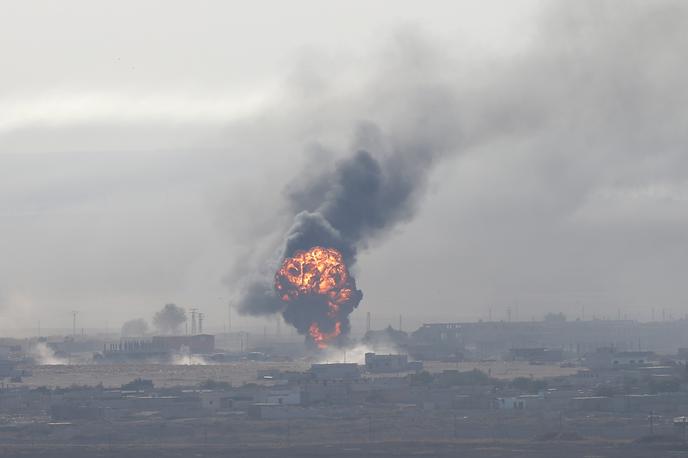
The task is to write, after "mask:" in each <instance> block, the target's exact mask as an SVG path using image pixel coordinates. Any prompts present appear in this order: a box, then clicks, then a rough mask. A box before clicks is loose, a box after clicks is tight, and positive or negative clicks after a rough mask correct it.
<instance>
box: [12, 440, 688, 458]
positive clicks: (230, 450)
mask: <svg viewBox="0 0 688 458" xmlns="http://www.w3.org/2000/svg"><path fill="white" fill-rule="evenodd" d="M0 456H2V457H3V458H15V457H16V458H28V457H42V458H100V457H102V458H105V457H109V458H113V457H127V458H139V457H141V458H144V457H145V458H157V457H165V458H177V457H179V458H182V457H184V458H186V457H207V458H216V457H217V458H219V457H228V456H231V457H242V458H273V457H274V458H278V457H280V458H283V457H320V456H322V457H328V458H339V457H342V458H343V457H347V458H349V457H387V456H390V457H409V458H410V457H419V456H427V457H457V456H460V457H462V458H488V457H489V458H507V457H508V458H526V457H528V458H553V457H556V458H574V457H575V458H662V457H686V456H688V451H687V449H686V448H685V447H682V446H680V445H678V446H675V445H674V446H671V445H667V444H664V445H662V444H657V445H653V446H648V445H638V444H635V443H630V442H625V443H620V442H616V443H612V442H589V441H586V442H582V443H581V442H548V443H536V442H515V441H514V442H494V441H490V442H422V441H415V442H378V443H347V444H320V445H309V446H292V447H275V448H267V447H252V448H237V447H232V446H231V445H223V446H204V445H202V444H198V445H194V446H165V445H161V446H114V447H110V446H107V445H88V446H50V447H46V446H35V447H33V446H9V445H6V446H2V445H0Z"/></svg>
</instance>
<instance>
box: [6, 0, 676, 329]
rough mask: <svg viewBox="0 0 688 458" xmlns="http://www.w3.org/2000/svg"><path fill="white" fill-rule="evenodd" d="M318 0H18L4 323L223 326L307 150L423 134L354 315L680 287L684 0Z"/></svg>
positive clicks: (556, 301) (572, 301)
mask: <svg viewBox="0 0 688 458" xmlns="http://www.w3.org/2000/svg"><path fill="white" fill-rule="evenodd" d="M327 3H328V5H327V6H325V2H251V6H247V5H242V4H239V3H238V2H237V3H233V2H194V4H193V6H192V5H191V3H186V2H144V6H140V2H118V3H112V4H108V5H106V4H105V3H102V4H96V3H95V2H77V1H74V2H61V3H60V4H57V3H54V2H44V3H42V2H8V4H7V6H6V8H5V9H6V10H8V11H7V14H4V13H3V15H2V18H0V55H2V56H3V72H2V73H0V227H1V229H0V230H1V237H0V253H2V259H1V260H0V304H1V305H0V328H3V329H12V328H14V329H16V328H19V327H32V326H35V323H36V321H37V319H38V316H39V315H40V316H42V317H43V318H42V320H43V321H44V326H46V327H47V326H49V325H53V326H55V327H68V326H69V324H70V316H69V311H70V310H74V309H76V310H80V311H81V312H82V317H83V318H82V319H83V324H84V325H85V326H91V327H94V326H97V327H104V326H105V322H106V321H107V322H109V324H110V326H111V327H114V326H119V324H120V323H121V322H122V321H124V320H125V319H129V318H134V317H144V318H150V317H151V316H152V314H153V313H154V312H155V311H156V310H157V309H159V308H160V307H161V306H162V305H163V304H164V303H166V302H170V301H173V302H176V303H178V304H180V305H183V306H191V305H193V306H197V307H200V308H202V309H204V310H205V311H206V313H207V316H208V323H210V324H211V325H212V324H214V325H215V326H220V325H221V323H222V321H223V320H224V319H225V312H224V307H223V306H222V303H223V302H225V301H226V300H229V298H230V297H232V296H233V294H234V293H235V291H236V288H238V286H239V285H240V283H241V281H243V279H244V278H245V276H246V275H253V273H254V272H259V271H260V270H261V269H265V268H266V266H265V264H264V263H263V260H264V259H266V258H269V257H270V254H271V253H273V251H274V250H275V248H276V246H278V244H279V241H280V240H281V237H282V236H283V234H284V231H285V230H286V229H285V228H286V227H288V225H289V223H290V220H289V216H290V215H289V212H288V211H287V209H286V207H285V205H286V201H285V199H284V197H283V194H282V193H283V189H284V187H285V186H286V185H287V184H288V183H292V182H293V180H294V179H295V177H296V176H297V175H298V174H299V173H302V170H303V169H304V167H305V168H306V169H309V168H310V169H315V168H317V167H318V166H316V165H315V164H318V163H319V162H323V163H329V162H331V161H332V160H333V158H336V157H341V156H344V155H347V154H350V152H351V150H352V148H355V147H357V146H365V147H367V148H369V149H377V150H379V151H384V150H386V149H394V148H395V147H398V146H399V145H409V144H416V143H417V144H421V143H422V144H424V145H427V144H430V145H432V146H433V148H436V149H438V150H440V151H439V153H440V154H439V155H438V159H437V161H436V164H435V167H434V168H433V169H432V173H431V175H430V177H429V183H428V186H427V192H426V193H425V195H424V196H423V197H422V198H421V199H420V201H419V202H418V205H417V208H416V214H415V217H414V218H413V219H412V220H411V221H410V222H407V223H405V224H401V225H399V226H396V227H395V228H394V229H393V230H392V231H391V232H390V233H385V234H383V235H381V236H380V237H378V238H376V239H375V240H374V241H373V242H372V243H371V245H370V248H369V249H368V250H365V251H364V252H362V253H361V254H360V256H359V262H358V265H357V267H356V274H357V281H358V285H359V287H360V288H361V289H362V290H363V291H364V295H365V296H364V300H363V302H362V303H361V305H360V307H359V310H358V311H357V312H355V315H356V314H358V315H361V316H362V315H363V314H364V313H365V311H368V310H370V311H372V313H373V316H374V317H375V316H378V317H380V320H392V319H393V318H391V317H393V316H395V315H396V314H397V313H403V314H404V315H405V316H407V317H409V318H408V320H407V321H408V322H413V320H421V319H447V320H448V319H457V320H458V319H475V318H479V317H486V316H487V313H488V312H487V310H488V308H490V307H492V308H493V314H494V315H495V316H499V315H500V314H501V315H503V314H504V310H505V309H506V307H512V308H518V313H519V317H520V318H522V319H530V317H531V316H538V317H539V316H541V314H542V313H543V312H544V311H547V310H562V311H565V312H567V313H568V314H569V315H571V316H572V317H575V316H577V315H578V314H579V313H580V312H579V310H580V309H581V308H582V307H585V308H586V315H587V316H588V317H590V316H592V315H593V313H595V314H597V315H598V316H600V315H605V314H606V315H616V313H617V309H618V308H622V309H623V311H624V313H628V314H629V315H630V316H632V317H635V318H641V319H647V318H649V310H650V308H651V307H655V308H657V309H660V308H663V307H664V308H667V309H670V310H671V311H672V312H673V314H674V316H678V315H683V314H684V313H687V312H688V307H686V305H685V304H684V298H685V297H686V292H687V291H686V289H687V288H686V286H684V285H685V282H684V281H682V276H683V273H684V272H686V271H688V265H687V264H688V262H686V246H687V245H686V242H687V241H688V240H686V238H687V236H686V234H687V231H686V229H687V228H686V225H687V223H688V217H687V216H686V215H688V212H686V210H687V208H686V207H687V204H686V202H687V199H688V182H687V179H688V164H687V163H686V161H687V160H688V159H687V158H686V151H685V149H686V147H685V145H686V135H688V134H686V132H688V131H687V130H686V128H685V127H686V121H687V120H688V118H687V115H688V108H686V107H688V104H687V103H686V102H687V101H686V97H688V91H686V83H685V81H688V74H687V73H688V71H687V70H688V67H687V66H686V64H685V63H684V59H683V56H685V55H686V52H687V51H688V49H686V48H687V47H688V37H687V36H686V32H685V30H684V29H685V27H684V24H685V23H686V19H688V7H686V6H684V5H683V4H682V3H680V2H660V1H657V2H627V1H624V2H621V1H617V2H590V3H586V2H575V4H574V2H561V3H558V4H555V3H554V2H546V5H547V6H546V7H545V6H543V5H542V4H541V3H540V2H534V1H530V2H513V1H508V2H506V1H505V2H484V1H483V2H458V4H456V3H457V2H429V4H424V5H422V6H421V5H420V4H419V3H418V2H341V3H336V4H331V3H329V2H327ZM557 5H558V6H557ZM369 124H374V125H375V126H377V128H379V130H380V132H381V135H380V138H379V139H378V141H379V143H378V144H365V142H364V141H363V140H362V139H361V136H360V132H361V126H362V125H363V126H365V125H369ZM357 132H359V134H357ZM362 142H363V143H364V144H361V143H362ZM244 260H245V262H244ZM245 320H246V321H245V322H246V324H254V325H255V324H258V323H260V322H259V321H256V320H254V319H253V320H248V319H245ZM45 323H49V324H45ZM378 324H381V323H378ZM354 325H356V316H354Z"/></svg>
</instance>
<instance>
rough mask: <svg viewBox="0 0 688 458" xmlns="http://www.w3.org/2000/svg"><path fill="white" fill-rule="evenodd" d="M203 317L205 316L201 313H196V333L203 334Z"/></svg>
mask: <svg viewBox="0 0 688 458" xmlns="http://www.w3.org/2000/svg"><path fill="white" fill-rule="evenodd" d="M203 317H205V315H204V314H203V313H201V312H198V333H199V334H203Z"/></svg>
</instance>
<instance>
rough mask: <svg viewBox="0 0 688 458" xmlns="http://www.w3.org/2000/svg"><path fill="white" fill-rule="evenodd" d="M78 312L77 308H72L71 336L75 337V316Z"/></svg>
mask: <svg viewBox="0 0 688 458" xmlns="http://www.w3.org/2000/svg"><path fill="white" fill-rule="evenodd" d="M78 314H79V311H78V310H72V338H76V316H77V315H78Z"/></svg>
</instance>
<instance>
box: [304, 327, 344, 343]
mask: <svg viewBox="0 0 688 458" xmlns="http://www.w3.org/2000/svg"><path fill="white" fill-rule="evenodd" d="M308 333H309V334H310V335H311V338H312V339H313V342H315V344H316V345H317V346H318V348H320V349H321V350H322V349H323V348H327V342H328V341H330V340H332V339H334V338H335V337H337V336H338V335H339V334H341V333H342V323H341V322H339V321H337V322H336V323H335V325H334V331H332V332H330V333H327V332H322V331H321V330H320V328H319V327H318V323H311V327H310V328H308Z"/></svg>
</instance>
